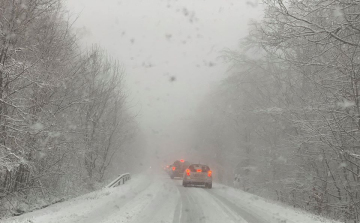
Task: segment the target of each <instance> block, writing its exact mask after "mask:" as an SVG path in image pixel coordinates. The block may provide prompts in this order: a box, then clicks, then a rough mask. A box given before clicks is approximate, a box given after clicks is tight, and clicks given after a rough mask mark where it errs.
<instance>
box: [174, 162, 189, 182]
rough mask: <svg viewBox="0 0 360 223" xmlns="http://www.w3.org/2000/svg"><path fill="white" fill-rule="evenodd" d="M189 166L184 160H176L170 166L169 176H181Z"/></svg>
mask: <svg viewBox="0 0 360 223" xmlns="http://www.w3.org/2000/svg"><path fill="white" fill-rule="evenodd" d="M188 166H190V163H189V162H187V161H185V160H182V159H181V160H176V161H175V162H174V163H173V165H172V166H171V172H170V178H171V179H174V178H175V177H183V174H184V172H185V170H186V168H188Z"/></svg>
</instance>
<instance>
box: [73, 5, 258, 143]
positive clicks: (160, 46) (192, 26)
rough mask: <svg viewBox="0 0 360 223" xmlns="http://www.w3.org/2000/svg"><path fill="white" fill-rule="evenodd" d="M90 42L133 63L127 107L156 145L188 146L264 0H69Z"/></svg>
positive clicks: (127, 65) (84, 41) (85, 42)
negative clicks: (225, 55) (204, 104)
mask: <svg viewBox="0 0 360 223" xmlns="http://www.w3.org/2000/svg"><path fill="white" fill-rule="evenodd" d="M67 1H68V2H67V6H68V8H69V10H70V12H71V13H72V14H73V15H74V16H76V15H79V18H78V19H77V21H76V23H75V24H74V27H75V29H76V32H77V34H78V35H79V37H80V40H81V44H82V45H83V46H91V44H94V43H96V44H99V45H100V46H101V47H102V48H104V49H105V50H107V52H108V53H109V54H110V55H111V56H113V57H114V58H116V59H117V60H119V61H120V62H121V63H122V64H123V65H124V68H125V70H126V77H125V79H126V82H125V87H126V89H127V91H128V95H129V97H128V106H129V107H131V111H132V113H133V114H137V121H138V122H139V124H140V126H141V128H142V130H143V131H144V133H145V134H146V136H147V141H148V143H149V144H148V146H149V148H150V147H152V148H160V149H161V148H174V149H181V148H185V147H188V146H191V145H189V144H188V141H189V140H190V138H191V134H192V132H191V130H192V128H193V120H194V118H196V117H195V112H196V110H197V106H198V104H199V102H200V101H201V100H202V99H203V97H204V96H205V95H206V93H207V92H208V91H209V89H210V88H211V86H214V85H215V84H216V83H218V82H219V81H220V80H221V79H223V78H224V77H225V76H226V74H225V73H226V70H227V68H228V65H227V64H224V63H223V62H222V61H221V59H220V58H219V56H221V51H222V50H223V49H225V48H230V49H236V48H237V46H238V43H239V40H240V39H241V38H242V37H244V36H246V35H247V32H248V29H247V28H248V23H249V21H250V20H251V19H257V20H258V19H259V18H260V17H261V6H260V5H259V4H258V1H257V0H67Z"/></svg>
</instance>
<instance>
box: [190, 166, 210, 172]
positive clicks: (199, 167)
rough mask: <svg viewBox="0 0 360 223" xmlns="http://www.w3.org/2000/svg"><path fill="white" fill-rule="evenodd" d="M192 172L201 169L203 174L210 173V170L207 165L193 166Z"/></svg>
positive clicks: (191, 167)
mask: <svg viewBox="0 0 360 223" xmlns="http://www.w3.org/2000/svg"><path fill="white" fill-rule="evenodd" d="M189 169H190V171H191V172H196V170H198V169H201V172H208V171H209V170H210V168H209V167H208V166H206V165H191V166H189Z"/></svg>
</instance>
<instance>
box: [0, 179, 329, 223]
mask: <svg viewBox="0 0 360 223" xmlns="http://www.w3.org/2000/svg"><path fill="white" fill-rule="evenodd" d="M4 222H5V223H9V222H12V223H15V222H16V223H20V222H23V223H70V222H71V223H73V222H76V223H121V222H122V223H130V222H131V223H143V222H154V223H155V222H156V223H162V222H164V223H165V222H169V223H184V222H186V223H195V222H214V223H219V222H237V223H273V222H274V223H280V222H281V223H282V222H286V223H295V222H296V223H298V222H299V223H300V222H324V220H323V219H317V218H315V217H313V216H311V215H309V214H306V213H301V212H298V211H296V210H294V209H292V208H289V207H285V206H282V205H279V204H275V203H272V202H268V201H266V200H265V199H263V198H260V197H257V196H255V195H251V194H248V193H245V192H243V191H240V190H235V189H233V188H230V187H227V186H224V185H221V184H213V189H205V188H201V187H183V186H182V180H181V179H174V180H171V179H170V177H169V176H167V175H166V174H165V173H159V174H153V173H152V174H150V173H148V174H142V175H137V176H134V177H133V178H132V179H131V180H130V181H129V182H127V184H125V185H121V186H119V187H116V188H109V189H103V190H100V191H96V192H92V193H90V194H86V195H84V196H81V197H78V198H75V199H72V200H69V201H66V202H63V203H59V204H55V205H52V206H50V207H48V208H45V209H42V210H38V211H35V212H31V213H27V214H24V215H22V216H19V217H14V218H9V219H6V220H4ZM325 222H326V221H325ZM329 222H330V221H329Z"/></svg>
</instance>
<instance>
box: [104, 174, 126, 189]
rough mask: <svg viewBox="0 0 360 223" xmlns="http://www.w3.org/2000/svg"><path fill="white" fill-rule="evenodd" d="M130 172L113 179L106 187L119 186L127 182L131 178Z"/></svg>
mask: <svg viewBox="0 0 360 223" xmlns="http://www.w3.org/2000/svg"><path fill="white" fill-rule="evenodd" d="M130 179H131V177H130V173H124V174H121V175H120V176H118V177H117V178H116V179H115V180H113V181H112V182H111V183H110V184H109V185H107V186H106V188H110V187H117V186H119V185H121V184H125V182H126V181H128V180H130Z"/></svg>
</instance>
